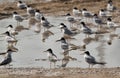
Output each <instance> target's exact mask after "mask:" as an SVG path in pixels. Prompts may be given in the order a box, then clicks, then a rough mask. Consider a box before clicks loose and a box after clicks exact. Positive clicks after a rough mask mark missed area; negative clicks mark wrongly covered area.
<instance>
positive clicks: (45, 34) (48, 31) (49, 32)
mask: <svg viewBox="0 0 120 78" xmlns="http://www.w3.org/2000/svg"><path fill="white" fill-rule="evenodd" d="M52 35H54V33H53V32H51V31H50V30H47V31H44V32H43V33H42V41H43V42H45V40H46V39H48V38H49V37H50V36H52Z"/></svg>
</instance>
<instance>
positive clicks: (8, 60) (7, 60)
mask: <svg viewBox="0 0 120 78" xmlns="http://www.w3.org/2000/svg"><path fill="white" fill-rule="evenodd" d="M11 61H12V59H11V58H7V59H5V60H3V61H2V62H1V63H0V65H7V64H9V63H10V62H11Z"/></svg>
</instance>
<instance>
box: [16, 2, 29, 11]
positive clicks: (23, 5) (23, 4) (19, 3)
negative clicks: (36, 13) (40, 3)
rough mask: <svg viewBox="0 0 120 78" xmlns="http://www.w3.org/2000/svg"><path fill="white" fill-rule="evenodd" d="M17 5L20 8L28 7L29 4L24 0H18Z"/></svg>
mask: <svg viewBox="0 0 120 78" xmlns="http://www.w3.org/2000/svg"><path fill="white" fill-rule="evenodd" d="M17 7H18V8H20V9H26V7H27V5H26V4H25V3H24V2H22V1H18V2H17Z"/></svg>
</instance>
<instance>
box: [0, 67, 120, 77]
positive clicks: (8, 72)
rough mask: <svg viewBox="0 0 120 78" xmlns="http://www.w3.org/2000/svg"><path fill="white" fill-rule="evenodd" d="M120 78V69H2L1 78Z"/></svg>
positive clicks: (0, 70) (0, 71)
mask: <svg viewBox="0 0 120 78" xmlns="http://www.w3.org/2000/svg"><path fill="white" fill-rule="evenodd" d="M18 77H19V78H119V77H120V68H119V67H117V68H92V69H88V68H85V69H84V68H59V69H58V68H56V69H44V68H11V69H4V68H1V69H0V78H18Z"/></svg>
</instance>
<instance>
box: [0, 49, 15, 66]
mask: <svg viewBox="0 0 120 78" xmlns="http://www.w3.org/2000/svg"><path fill="white" fill-rule="evenodd" d="M12 52H13V51H12V50H11V49H8V50H7V52H6V57H5V58H4V60H3V61H2V62H1V63H0V66H3V65H8V64H10V63H11V62H12V56H11V53H12Z"/></svg>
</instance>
